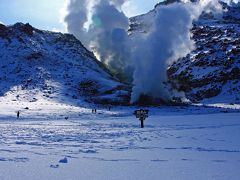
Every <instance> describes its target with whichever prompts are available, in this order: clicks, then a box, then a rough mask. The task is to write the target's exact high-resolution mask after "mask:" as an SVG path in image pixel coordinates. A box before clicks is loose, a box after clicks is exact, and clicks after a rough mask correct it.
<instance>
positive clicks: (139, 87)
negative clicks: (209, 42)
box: [65, 0, 221, 103]
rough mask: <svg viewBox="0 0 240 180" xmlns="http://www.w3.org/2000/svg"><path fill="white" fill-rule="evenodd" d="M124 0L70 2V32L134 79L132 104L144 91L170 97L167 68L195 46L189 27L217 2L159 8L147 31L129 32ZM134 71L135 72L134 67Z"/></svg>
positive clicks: (203, 0)
mask: <svg viewBox="0 0 240 180" xmlns="http://www.w3.org/2000/svg"><path fill="white" fill-rule="evenodd" d="M125 2H126V0H97V1H96V0H69V3H68V6H67V11H68V13H67V16H66V17H65V22H66V24H67V28H68V31H69V32H70V33H73V34H74V35H75V36H77V37H78V38H79V39H80V40H81V41H82V42H83V43H84V45H85V46H87V47H88V48H89V49H91V50H93V51H94V52H95V54H96V55H97V56H98V57H99V59H100V60H101V61H102V62H104V63H105V64H107V65H108V66H109V68H111V69H112V70H113V71H115V73H116V74H121V75H124V76H126V77H127V78H128V79H133V81H132V83H133V89H132V97H131V102H132V103H134V102H136V101H137V100H138V99H139V97H140V96H141V95H148V96H152V97H154V98H159V99H162V100H165V101H171V99H172V97H173V94H172V93H173V91H171V90H169V88H168V87H166V86H167V85H166V82H167V81H168V77H167V67H168V66H169V64H171V63H173V62H175V61H177V60H178V59H180V58H182V57H185V56H186V55H187V54H188V53H190V52H191V51H192V50H193V49H194V41H193V40H192V39H191V36H192V35H191V29H192V24H193V21H194V20H197V19H198V18H199V16H200V15H201V14H202V12H203V11H214V12H216V11H217V12H219V11H221V6H220V4H219V3H218V0H201V1H198V2H196V3H192V2H190V1H188V0H184V3H173V4H170V5H168V6H161V7H159V8H158V10H157V12H156V16H155V17H152V18H153V19H149V21H151V22H153V27H152V28H151V30H150V32H148V33H139V34H137V35H135V36H134V37H132V36H128V28H129V22H128V18H127V17H126V15H125V14H124V12H123V11H122V9H121V7H122V5H123V4H124V3H125ZM132 69H133V71H132Z"/></svg>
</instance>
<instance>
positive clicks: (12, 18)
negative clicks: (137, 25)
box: [0, 0, 161, 30]
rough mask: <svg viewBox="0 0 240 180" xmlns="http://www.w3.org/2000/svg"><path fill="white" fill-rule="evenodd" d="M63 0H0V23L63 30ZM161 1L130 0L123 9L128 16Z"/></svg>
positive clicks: (149, 8)
mask: <svg viewBox="0 0 240 180" xmlns="http://www.w3.org/2000/svg"><path fill="white" fill-rule="evenodd" d="M64 1H65V0H40V1H37V0H0V22H3V23H4V24H7V25H9V24H14V23H16V22H23V23H27V22H29V23H30V24H32V25H33V26H35V27H37V28H40V29H46V30H53V29H59V30H60V29H64V26H63V24H61V23H60V16H61V9H63V7H64ZM159 1H161V0H130V1H129V2H128V4H126V6H125V7H124V10H125V11H126V13H127V14H128V15H129V16H133V15H137V14H142V13H144V12H147V11H149V10H151V9H152V8H153V7H154V5H155V4H156V3H157V2H159Z"/></svg>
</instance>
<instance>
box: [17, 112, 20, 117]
mask: <svg viewBox="0 0 240 180" xmlns="http://www.w3.org/2000/svg"><path fill="white" fill-rule="evenodd" d="M19 117H20V111H18V112H17V119H19Z"/></svg>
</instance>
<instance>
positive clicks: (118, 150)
mask: <svg viewBox="0 0 240 180" xmlns="http://www.w3.org/2000/svg"><path fill="white" fill-rule="evenodd" d="M0 104H1V109H0V119H1V121H0V179H1V180H23V179H24V180H44V179H51V180H79V179H83V180H85V179H86V180H88V179H89V180H106V179H109V180H136V179H137V180H148V179H151V180H159V179H163V180H173V179H176V180H193V179H194V180H205V179H214V180H215V179H217V180H218V179H219V180H239V177H240V171H239V167H240V141H239V137H240V119H239V115H240V114H239V110H238V109H237V110H231V109H224V108H223V107H222V108H219V109H218V108H216V107H212V108H208V107H202V106H199V107H162V108H152V109H151V110H150V117H149V118H148V119H147V120H146V122H145V125H146V127H145V128H144V129H140V128H139V121H138V120H136V119H135V117H133V115H132V112H133V110H134V109H135V108H133V107H132V108H113V109H112V110H111V111H108V110H107V108H103V107H102V108H101V110H98V114H96V115H93V114H91V109H89V107H86V108H78V107H74V106H71V105H64V104H58V103H50V102H39V103H32V104H29V103H28V104H27V103H26V104H25V103H23V102H21V103H17V102H13V104H12V103H10V102H4V101H3V100H2V101H1V102H0ZM222 106H223V105H222ZM26 107H28V108H29V109H25V108H26ZM236 107H237V106H236ZM228 108H229V107H228ZM98 109H99V107H98ZM17 110H21V114H20V115H21V118H20V119H19V120H16V117H15V116H16V111H17ZM65 117H68V118H69V119H67V120H65Z"/></svg>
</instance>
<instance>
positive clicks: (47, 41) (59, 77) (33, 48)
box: [0, 23, 128, 105]
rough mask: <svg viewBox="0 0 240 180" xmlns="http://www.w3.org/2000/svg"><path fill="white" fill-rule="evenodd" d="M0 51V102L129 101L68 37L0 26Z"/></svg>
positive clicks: (24, 27) (122, 87) (100, 66)
mask: <svg viewBox="0 0 240 180" xmlns="http://www.w3.org/2000/svg"><path fill="white" fill-rule="evenodd" d="M0 49H1V51H0V98H5V99H6V98H7V99H9V100H10V101H13V102H14V101H25V102H35V101H38V100H40V99H45V100H50V101H56V102H65V103H67V104H75V105H76V104H81V103H83V102H84V101H88V102H97V103H109V104H122V103H126V102H127V101H128V100H127V99H126V96H127V95H128V91H126V90H125V89H126V87H125V85H123V84H121V83H120V82H118V81H117V79H115V78H114V77H113V76H112V75H111V74H110V73H109V71H108V70H107V69H106V68H105V67H104V66H103V64H102V63H100V62H99V61H98V60H97V59H96V58H95V56H94V55H93V53H92V52H90V51H88V50H87V49H86V48H85V47H84V46H83V45H82V44H81V42H80V41H79V40H77V39H76V38H75V37H74V36H73V35H70V34H62V33H54V32H49V31H41V30H38V29H36V28H33V27H32V26H31V25H29V24H22V23H17V24H15V25H12V26H5V25H2V24H0Z"/></svg>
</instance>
